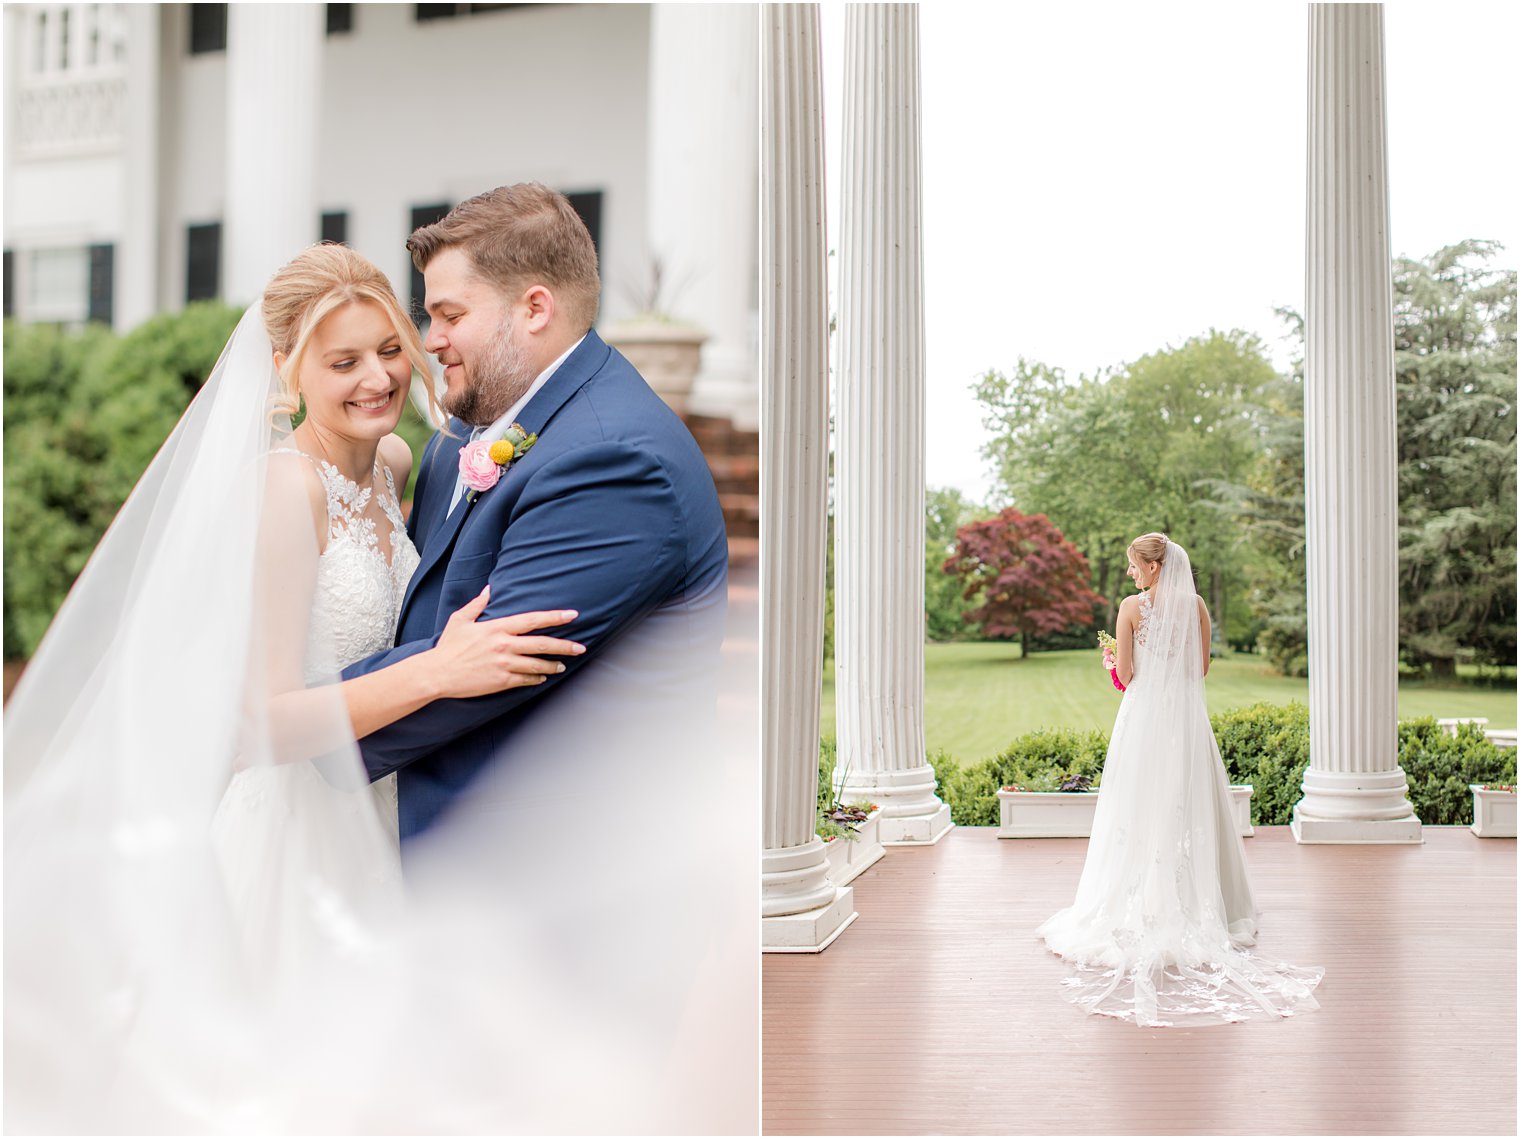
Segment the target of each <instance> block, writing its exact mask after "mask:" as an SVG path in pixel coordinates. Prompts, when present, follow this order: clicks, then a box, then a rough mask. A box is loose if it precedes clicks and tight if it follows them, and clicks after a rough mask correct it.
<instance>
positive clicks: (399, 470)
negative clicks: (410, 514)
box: [380, 434, 412, 494]
mask: <svg viewBox="0 0 1520 1139" xmlns="http://www.w3.org/2000/svg"><path fill="white" fill-rule="evenodd" d="M380 461H381V462H382V463H384V464H385V465H386V466H387V467H389V468H390V470H391V474H392V475H393V476H395V479H396V492H397V493H398V494H399V493H400V492H401V490H402V488H404V487H405V486H406V478H407V476H408V475H409V474H411V473H412V448H411V447H410V446H409V445H408V444H407V441H406V440H405V439H403V438H401V436H399V435H395V434H391V435H387V436H386V437H385V438H384V439H382V440H380Z"/></svg>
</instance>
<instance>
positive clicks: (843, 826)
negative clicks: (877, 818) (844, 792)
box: [817, 801, 876, 842]
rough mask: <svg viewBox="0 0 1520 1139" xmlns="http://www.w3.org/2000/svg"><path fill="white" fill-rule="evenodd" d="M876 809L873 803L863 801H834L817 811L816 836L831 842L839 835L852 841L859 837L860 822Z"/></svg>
mask: <svg viewBox="0 0 1520 1139" xmlns="http://www.w3.org/2000/svg"><path fill="white" fill-rule="evenodd" d="M874 810H876V804H875V803H867V802H864V801H860V802H855V803H835V804H833V805H832V806H830V807H828V808H826V809H824V810H820V811H819V812H818V830H817V834H818V837H819V838H821V839H823V841H824V842H833V841H834V840H835V839H836V838H839V837H841V836H843V837H844V839H845V840H846V841H847V842H854V841H855V840H856V839H858V838H859V837H860V833H859V829H858V828H859V827H860V824H861V823H863V822H865V821H866V820H867V819H869V818H870V817H871V812H872V811H874Z"/></svg>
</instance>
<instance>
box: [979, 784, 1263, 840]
mask: <svg viewBox="0 0 1520 1139" xmlns="http://www.w3.org/2000/svg"><path fill="white" fill-rule="evenodd" d="M1252 790H1253V788H1252V787H1251V786H1250V784H1241V785H1239V786H1232V787H1231V788H1230V805H1231V807H1232V808H1233V809H1234V813H1235V828H1236V830H1237V831H1238V832H1239V834H1240V836H1241V837H1242V838H1249V837H1250V836H1251V835H1253V834H1255V833H1256V828H1255V827H1253V826H1252V825H1251V793H1252ZM1100 794H1102V788H1101V787H1100V788H1099V789H1098V790H1097V791H1014V790H1009V789H1008V788H1006V787H1005V788H1003V789H1002V790H1000V791H999V792H998V838H1090V837H1091V836H1092V823H1093V814H1094V812H1096V811H1097V809H1098V796H1099V795H1100Z"/></svg>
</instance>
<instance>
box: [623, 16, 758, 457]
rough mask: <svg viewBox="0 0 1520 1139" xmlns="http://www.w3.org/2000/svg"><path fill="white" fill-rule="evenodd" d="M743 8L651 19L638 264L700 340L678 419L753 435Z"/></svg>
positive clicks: (752, 46) (748, 56)
mask: <svg viewBox="0 0 1520 1139" xmlns="http://www.w3.org/2000/svg"><path fill="white" fill-rule="evenodd" d="M758 24H759V12H758V11H757V7H756V5H753V4H656V5H654V6H653V7H652V8H651V9H650V30H649V38H650V68H649V207H648V209H649V252H650V254H651V255H652V256H656V257H658V258H660V260H661V262H662V264H663V266H664V280H665V283H666V288H667V290H668V294H669V295H668V297H667V298H664V300H665V304H666V307H667V308H668V309H669V315H671V316H673V317H676V318H678V319H680V320H683V321H689V322H690V323H692V324H695V325H697V326H698V327H700V328H701V329H702V330H703V331H704V332H706V333H707V335H708V340H707V341H706V343H704V344H703V345H702V367H701V371H700V372H698V374H697V378H696V382H695V384H694V385H693V387H692V392H691V396H690V397H689V399H688V402H687V407H688V408H689V410H691V411H692V412H694V413H696V414H698V415H714V416H722V417H727V418H730V419H732V420H733V421H734V425H735V426H736V427H739V428H741V429H744V430H754V429H756V428H757V427H758V426H759V417H760V394H759V385H758V379H757V376H756V372H755V346H756V344H755V342H756V330H757V327H758V311H757V310H758V308H759V298H758V297H757V296H756V294H755V277H756V273H755V261H754V258H755V256H756V250H755V213H756V208H757V203H756V190H755V187H756V181H757V177H758V170H757V163H758V161H759V156H758V154H757V152H756V146H755V135H754V131H753V125H754V124H755V122H756V115H757V113H758V110H757V102H756V100H757V97H758V96H757V93H756V58H757V52H758V44H757V41H756V36H757V34H758Z"/></svg>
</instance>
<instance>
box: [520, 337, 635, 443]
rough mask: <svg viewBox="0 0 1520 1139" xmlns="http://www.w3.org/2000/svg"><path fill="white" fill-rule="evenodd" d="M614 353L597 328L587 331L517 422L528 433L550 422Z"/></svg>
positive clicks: (530, 433)
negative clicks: (597, 332)
mask: <svg viewBox="0 0 1520 1139" xmlns="http://www.w3.org/2000/svg"><path fill="white" fill-rule="evenodd" d="M611 355H612V349H611V348H609V347H607V344H606V342H605V341H603V340H602V338H601V337H600V336H598V335H597V334H596V332H595V330H592V331H590V332H588V333H586V338H585V339H584V340H582V341H581V342H580V345H579V346H578V347H577V348H576V349H575V351H574V352H572V353H570V355H569V356H567V357H566V358H565V362H564V363H563V364H561V365H560V366H559V370H558V371H556V372H555V373H554V375H552V376H550V377H549V382H548V383H546V384H545V385H544V386H543V387H542V388H541V389H539V392H538V394H537V395H535V396H534V397H533V398H532V399H530V400H529V401H528V406H527V407H525V408H523V409H522V414H521V415H519V416H518V417H517V422H518V424H519V425H521V427H522V429H523V430H524V431H526V432H527V433H528V434H529V435H534V434H537V433H538V432H540V431H542V430H543V429H544V428H545V427H547V426H548V425H549V420H551V419H553V418H554V413H555V412H557V411H558V410H559V409H560V408H562V407H564V406H565V404H566V403H567V402H569V400H570V397H571V396H573V395H574V394H575V393H576V392H578V391H580V390H581V388H582V387H583V386H584V385H585V383H586V381H587V380H589V379H590V378H591V377H592V376H594V375H596V374H597V373H598V372H600V371H601V370H602V367H603V365H605V364H606V363H607V357H609V356H611Z"/></svg>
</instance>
